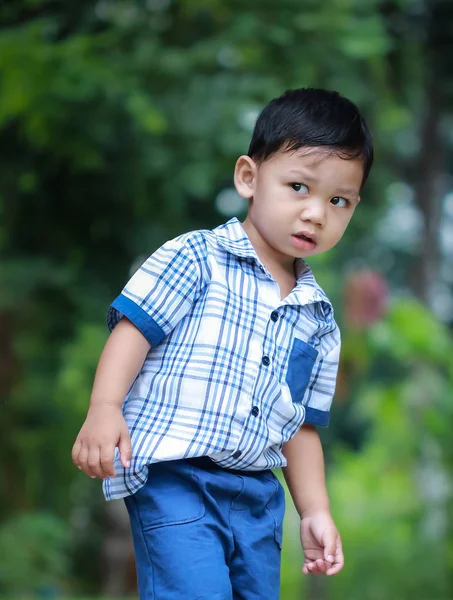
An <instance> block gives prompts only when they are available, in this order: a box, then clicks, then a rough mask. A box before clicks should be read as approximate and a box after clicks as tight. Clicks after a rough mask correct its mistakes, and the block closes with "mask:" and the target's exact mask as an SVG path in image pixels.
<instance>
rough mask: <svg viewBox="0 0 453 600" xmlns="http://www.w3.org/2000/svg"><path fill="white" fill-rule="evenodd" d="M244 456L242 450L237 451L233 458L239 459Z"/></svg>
mask: <svg viewBox="0 0 453 600" xmlns="http://www.w3.org/2000/svg"><path fill="white" fill-rule="evenodd" d="M241 455H242V452H241V451H240V450H236V452H235V453H234V454H233V458H239V457H240V456H241Z"/></svg>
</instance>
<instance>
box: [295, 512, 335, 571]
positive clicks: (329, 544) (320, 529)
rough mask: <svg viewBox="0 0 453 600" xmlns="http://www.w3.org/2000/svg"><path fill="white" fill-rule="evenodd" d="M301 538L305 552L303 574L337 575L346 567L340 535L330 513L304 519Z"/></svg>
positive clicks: (301, 526)
mask: <svg viewBox="0 0 453 600" xmlns="http://www.w3.org/2000/svg"><path fill="white" fill-rule="evenodd" d="M300 538H301V541H302V548H303V551H304V557H305V559H304V565H303V567H302V572H303V573H304V574H305V575H307V574H308V573H311V574H312V575H319V574H326V575H336V574H337V573H339V572H340V571H341V569H342V568H343V565H344V556H343V550H342V548H341V539H340V534H339V533H338V530H337V528H336V527H335V523H334V522H333V519H332V517H331V515H330V513H329V512H318V513H313V514H312V515H309V516H306V517H303V518H302V520H301V523H300Z"/></svg>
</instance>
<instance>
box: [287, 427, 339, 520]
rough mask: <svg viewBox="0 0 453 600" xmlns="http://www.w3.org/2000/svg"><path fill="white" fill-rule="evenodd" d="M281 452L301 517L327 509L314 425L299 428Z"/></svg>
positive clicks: (323, 478) (322, 471)
mask: <svg viewBox="0 0 453 600" xmlns="http://www.w3.org/2000/svg"><path fill="white" fill-rule="evenodd" d="M283 454H284V455H285V457H286V460H287V463H288V465H287V466H286V467H284V468H283V475H284V477H285V480H286V483H287V485H288V488H289V491H290V493H291V497H292V499H293V502H294V505H295V507H296V510H297V512H298V513H299V515H300V516H301V518H303V517H305V516H309V515H311V514H314V513H315V512H319V511H330V503H329V498H328V495H327V489H326V481H325V471H324V454H323V451H322V446H321V441H320V439H319V435H318V432H317V431H316V428H315V427H313V426H311V425H305V426H304V427H302V428H301V429H300V430H299V431H298V432H297V433H296V435H295V436H294V437H293V438H292V439H291V440H289V441H288V442H286V443H285V445H284V446H283Z"/></svg>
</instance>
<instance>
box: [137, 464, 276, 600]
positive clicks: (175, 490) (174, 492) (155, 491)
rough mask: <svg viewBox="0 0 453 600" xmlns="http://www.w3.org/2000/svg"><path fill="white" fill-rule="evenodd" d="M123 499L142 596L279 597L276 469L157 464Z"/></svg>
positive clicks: (170, 599) (203, 599) (202, 599)
mask: <svg viewBox="0 0 453 600" xmlns="http://www.w3.org/2000/svg"><path fill="white" fill-rule="evenodd" d="M125 502H126V506H127V509H128V511H129V516H130V519H131V526H132V537H133V541H134V550H135V559H136V566H137V576H138V588H139V594H140V599H141V600H176V599H178V600H278V598H279V588H280V554H281V542H282V523H283V515H284V511H285V497H284V491H283V488H282V486H281V485H280V482H279V481H278V479H277V478H276V477H275V475H274V474H273V473H272V472H271V471H262V472H260V473H252V472H249V473H245V472H239V471H227V470H225V469H221V468H219V467H217V466H215V465H214V463H213V462H212V461H210V460H209V459H207V458H202V459H192V460H177V461H171V462H161V463H156V464H153V465H151V466H150V467H149V474H148V481H147V483H146V484H145V485H144V486H143V487H142V488H141V489H140V490H139V491H138V492H137V493H136V494H134V495H133V496H129V497H128V498H126V499H125Z"/></svg>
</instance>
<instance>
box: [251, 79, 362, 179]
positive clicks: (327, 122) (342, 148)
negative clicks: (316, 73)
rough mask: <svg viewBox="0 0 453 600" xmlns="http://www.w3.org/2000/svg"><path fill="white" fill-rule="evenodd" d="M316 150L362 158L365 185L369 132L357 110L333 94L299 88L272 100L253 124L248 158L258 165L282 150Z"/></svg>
mask: <svg viewBox="0 0 453 600" xmlns="http://www.w3.org/2000/svg"><path fill="white" fill-rule="evenodd" d="M315 146H323V147H325V148H332V149H333V150H334V151H335V152H336V153H337V154H338V156H340V157H341V158H344V159H346V160H352V159H354V158H361V159H362V160H363V181H362V185H363V184H364V183H365V181H366V179H367V177H368V174H369V172H370V169H371V165H372V164H373V155H374V152H373V140H372V137H371V133H370V130H369V129H368V125H367V124H366V121H365V119H364V117H363V116H362V114H361V113H360V111H359V109H358V108H357V106H356V105H355V104H354V103H353V102H351V101H350V100H348V99H347V98H344V97H343V96H341V95H340V94H339V93H338V92H334V91H329V90H323V89H316V88H300V89H296V90H288V91H286V92H285V93H284V94H283V95H282V96H280V97H278V98H274V99H273V100H271V101H270V102H269V104H268V105H267V106H266V107H265V108H264V109H263V110H262V112H261V113H260V115H259V117H258V119H257V121H256V124H255V128H254V130H253V135H252V139H251V141H250V146H249V150H248V156H250V158H253V160H255V161H256V162H258V163H261V162H264V161H265V160H266V159H267V158H270V157H271V156H272V155H273V154H275V152H277V151H278V150H281V149H284V150H288V151H296V150H298V149H299V148H302V147H315Z"/></svg>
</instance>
